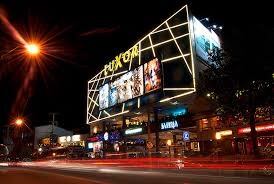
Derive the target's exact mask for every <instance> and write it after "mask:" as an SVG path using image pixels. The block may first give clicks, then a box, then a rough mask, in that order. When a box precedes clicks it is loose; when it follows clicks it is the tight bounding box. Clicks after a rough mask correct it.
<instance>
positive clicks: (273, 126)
mask: <svg viewBox="0 0 274 184" xmlns="http://www.w3.org/2000/svg"><path fill="white" fill-rule="evenodd" d="M255 129H256V131H257V132H263V131H269V130H274V124H270V125H259V126H256V127H255ZM250 132H251V128H250V127H246V128H240V129H238V134H246V133H250Z"/></svg>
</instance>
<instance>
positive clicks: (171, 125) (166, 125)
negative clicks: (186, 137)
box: [161, 120, 179, 130]
mask: <svg viewBox="0 0 274 184" xmlns="http://www.w3.org/2000/svg"><path fill="white" fill-rule="evenodd" d="M177 127H179V125H178V122H177V121H176V120H174V121H168V122H164V123H161V130H165V129H170V128H172V129H174V128H177Z"/></svg>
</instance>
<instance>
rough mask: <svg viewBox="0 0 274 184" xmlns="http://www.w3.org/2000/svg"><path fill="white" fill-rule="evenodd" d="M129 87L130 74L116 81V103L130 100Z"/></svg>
mask: <svg viewBox="0 0 274 184" xmlns="http://www.w3.org/2000/svg"><path fill="white" fill-rule="evenodd" d="M131 86H133V80H132V72H128V73H126V74H124V75H122V76H121V77H120V78H118V79H117V93H118V103H122V102H125V101H127V100H129V99H132V97H133V94H132V90H131Z"/></svg>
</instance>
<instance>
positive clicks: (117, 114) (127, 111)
mask: <svg viewBox="0 0 274 184" xmlns="http://www.w3.org/2000/svg"><path fill="white" fill-rule="evenodd" d="M128 112H129V110H127V111H124V112H120V113H117V114H114V115H111V116H108V117H105V118H101V119H97V120H95V121H91V122H90V123H94V122H98V121H101V120H104V119H109V118H112V117H115V116H119V115H121V114H126V113H128Z"/></svg>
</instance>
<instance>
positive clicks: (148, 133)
mask: <svg viewBox="0 0 274 184" xmlns="http://www.w3.org/2000/svg"><path fill="white" fill-rule="evenodd" d="M147 141H148V142H152V140H151V131H150V113H149V112H148V114H147ZM148 156H149V157H151V149H149V148H148Z"/></svg>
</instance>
